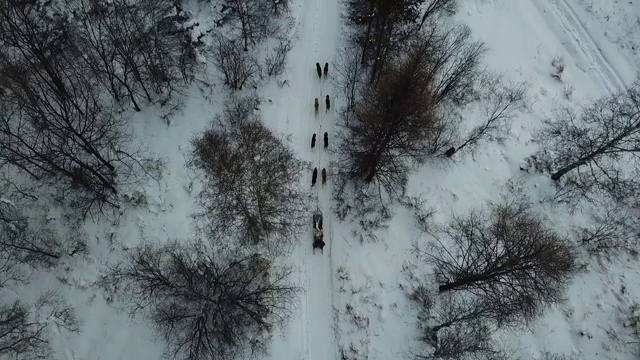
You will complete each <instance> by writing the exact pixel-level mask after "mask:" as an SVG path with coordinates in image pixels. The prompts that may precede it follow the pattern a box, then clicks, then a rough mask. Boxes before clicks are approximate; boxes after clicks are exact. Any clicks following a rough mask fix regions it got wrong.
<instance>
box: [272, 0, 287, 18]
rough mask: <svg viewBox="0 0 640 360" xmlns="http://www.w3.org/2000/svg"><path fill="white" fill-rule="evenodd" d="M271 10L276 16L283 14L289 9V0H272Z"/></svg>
mask: <svg viewBox="0 0 640 360" xmlns="http://www.w3.org/2000/svg"><path fill="white" fill-rule="evenodd" d="M271 10H272V11H273V14H274V15H275V16H281V15H283V14H286V13H287V12H288V11H289V0H271Z"/></svg>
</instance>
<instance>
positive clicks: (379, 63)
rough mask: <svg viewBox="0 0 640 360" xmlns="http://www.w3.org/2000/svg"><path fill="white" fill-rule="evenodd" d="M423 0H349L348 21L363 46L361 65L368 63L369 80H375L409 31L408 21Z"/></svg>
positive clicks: (357, 42) (416, 13)
mask: <svg viewBox="0 0 640 360" xmlns="http://www.w3.org/2000/svg"><path fill="white" fill-rule="evenodd" d="M422 3H424V0H401V1H392V0H373V1H368V0H351V1H349V6H348V9H349V13H348V16H347V18H348V20H349V22H350V23H351V24H352V25H353V26H355V27H356V28H357V30H356V35H355V36H356V37H355V42H356V44H358V45H359V46H360V48H361V50H362V56H361V57H360V58H361V61H362V65H367V66H368V65H370V66H371V70H370V75H369V82H370V83H374V82H376V81H378V79H379V77H380V75H381V73H382V71H383V69H384V66H385V64H386V62H387V59H388V58H390V57H391V56H393V55H394V54H395V52H396V51H397V50H398V49H399V48H400V47H399V46H398V45H399V44H400V43H402V42H403V41H404V40H406V38H407V36H408V34H410V33H411V30H410V27H409V25H412V24H414V23H415V22H416V21H417V19H419V16H420V6H421V5H422Z"/></svg>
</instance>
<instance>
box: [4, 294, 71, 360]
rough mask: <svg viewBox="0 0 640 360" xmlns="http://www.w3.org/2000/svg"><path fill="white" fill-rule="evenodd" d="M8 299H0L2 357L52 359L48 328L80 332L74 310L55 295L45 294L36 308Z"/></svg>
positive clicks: (36, 304) (37, 302)
mask: <svg viewBox="0 0 640 360" xmlns="http://www.w3.org/2000/svg"><path fill="white" fill-rule="evenodd" d="M7 300H8V299H7V297H6V296H2V297H1V298H0V303H1V305H0V356H3V357H4V356H9V357H11V358H15V359H51V356H52V353H51V348H50V346H49V339H48V336H47V334H46V331H45V330H46V329H47V327H48V326H49V325H52V324H55V325H56V326H57V327H58V329H60V328H64V329H66V330H68V331H70V332H77V331H78V321H77V319H76V317H75V311H74V309H73V308H71V307H70V306H68V305H67V304H66V302H65V301H63V300H62V299H61V298H60V297H59V296H58V295H57V294H55V293H53V292H45V293H44V294H43V295H42V296H40V298H39V299H38V300H37V301H36V303H35V304H33V305H30V304H25V303H23V302H22V301H13V302H11V301H7Z"/></svg>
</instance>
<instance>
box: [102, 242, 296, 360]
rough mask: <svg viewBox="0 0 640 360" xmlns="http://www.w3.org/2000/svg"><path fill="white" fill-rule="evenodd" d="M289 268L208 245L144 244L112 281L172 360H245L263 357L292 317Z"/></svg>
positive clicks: (112, 277) (114, 271) (113, 273)
mask: <svg viewBox="0 0 640 360" xmlns="http://www.w3.org/2000/svg"><path fill="white" fill-rule="evenodd" d="M289 272H290V271H289V270H288V269H280V268H277V267H276V266H273V265H272V264H271V263H270V261H269V260H267V259H265V258H263V257H261V256H259V255H257V254H254V255H248V256H247V255H238V254H235V255H229V254H226V253H225V254H223V253H220V252H218V251H217V250H213V249H212V248H211V247H210V246H207V245H205V244H203V243H192V244H189V245H184V244H178V243H175V242H173V243H170V244H168V245H166V246H163V247H161V248H153V247H151V246H149V245H143V246H141V247H138V248H136V249H134V250H133V252H132V253H131V254H130V255H129V256H128V257H127V259H126V260H125V262H124V263H123V264H121V265H120V266H118V267H117V268H116V269H114V270H113V271H112V272H111V273H110V275H109V276H108V278H107V282H108V283H110V284H112V285H113V284H115V285H116V288H117V289H118V291H119V292H120V291H121V293H122V294H123V295H125V298H126V301H127V304H128V306H129V309H130V310H131V311H132V313H133V314H136V313H138V312H139V311H144V313H145V314H146V316H148V317H149V318H150V319H151V320H152V321H153V323H154V324H155V326H156V329H157V330H158V332H159V333H160V334H162V336H163V338H164V339H165V340H166V341H167V344H168V348H167V356H169V357H171V358H173V359H190V360H191V359H193V360H198V359H218V358H220V359H232V358H246V356H247V355H248V353H253V352H264V351H265V350H266V345H267V344H266V343H264V342H263V338H264V333H265V332H266V333H269V332H271V331H272V330H274V329H275V328H276V327H277V326H279V325H281V324H282V323H283V321H284V320H285V319H286V318H287V316H288V313H289V306H290V305H291V302H292V300H293V297H294V296H295V293H296V288H294V287H292V286H290V285H288V284H287V277H288V275H289Z"/></svg>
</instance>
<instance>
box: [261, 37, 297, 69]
mask: <svg viewBox="0 0 640 360" xmlns="http://www.w3.org/2000/svg"><path fill="white" fill-rule="evenodd" d="M277 41H278V44H277V45H276V46H275V48H274V49H273V52H272V53H271V54H269V55H267V57H266V59H265V65H266V66H265V69H266V73H267V76H277V75H280V74H282V72H283V71H284V66H285V64H286V60H287V54H288V53H289V51H291V46H292V44H291V39H290V38H288V37H287V36H285V35H283V36H279V37H278V39H277Z"/></svg>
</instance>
